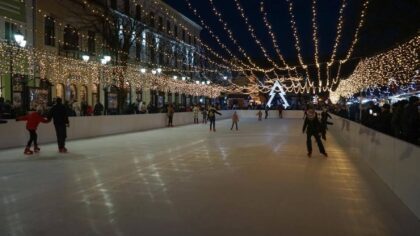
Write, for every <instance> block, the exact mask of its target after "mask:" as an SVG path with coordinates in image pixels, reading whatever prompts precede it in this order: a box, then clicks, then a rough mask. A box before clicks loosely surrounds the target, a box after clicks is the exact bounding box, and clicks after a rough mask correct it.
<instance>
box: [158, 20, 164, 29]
mask: <svg viewBox="0 0 420 236" xmlns="http://www.w3.org/2000/svg"><path fill="white" fill-rule="evenodd" d="M158 30H159V31H162V30H163V18H162V17H161V16H159V22H158Z"/></svg>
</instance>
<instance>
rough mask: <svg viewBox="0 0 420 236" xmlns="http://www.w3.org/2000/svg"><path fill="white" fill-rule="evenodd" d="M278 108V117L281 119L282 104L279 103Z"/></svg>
mask: <svg viewBox="0 0 420 236" xmlns="http://www.w3.org/2000/svg"><path fill="white" fill-rule="evenodd" d="M278 110H279V118H280V119H283V106H282V105H279V107H278Z"/></svg>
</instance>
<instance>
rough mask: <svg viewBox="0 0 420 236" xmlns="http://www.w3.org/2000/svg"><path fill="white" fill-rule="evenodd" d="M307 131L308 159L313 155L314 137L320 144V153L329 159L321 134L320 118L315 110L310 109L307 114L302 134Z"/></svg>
mask: <svg viewBox="0 0 420 236" xmlns="http://www.w3.org/2000/svg"><path fill="white" fill-rule="evenodd" d="M305 131H306V147H307V149H308V157H311V155H312V136H314V137H315V140H316V143H317V144H318V148H319V152H320V153H321V154H322V155H324V156H325V157H328V155H327V153H326V152H325V148H324V145H323V144H322V141H321V137H320V133H321V124H320V122H319V120H318V116H317V114H316V112H315V110H314V109H313V108H310V109H308V110H307V112H306V117H305V122H304V123H303V129H302V132H303V133H305Z"/></svg>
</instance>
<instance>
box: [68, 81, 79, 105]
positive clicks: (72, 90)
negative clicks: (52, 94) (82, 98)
mask: <svg viewBox="0 0 420 236" xmlns="http://www.w3.org/2000/svg"><path fill="white" fill-rule="evenodd" d="M75 100H77V87H76V85H74V84H71V85H70V88H69V101H70V103H73V102H74V101H75Z"/></svg>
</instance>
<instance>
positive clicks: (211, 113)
mask: <svg viewBox="0 0 420 236" xmlns="http://www.w3.org/2000/svg"><path fill="white" fill-rule="evenodd" d="M216 114H218V115H220V116H221V115H222V114H221V113H220V112H218V111H217V110H216V108H215V107H214V106H210V107H209V111H208V114H207V117H208V119H209V121H210V131H212V130H213V131H214V132H216Z"/></svg>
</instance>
